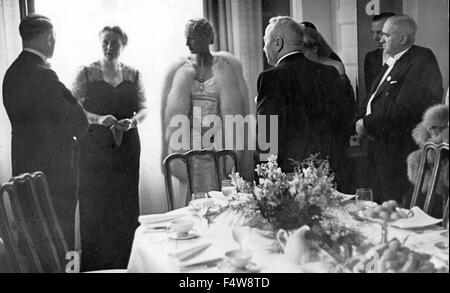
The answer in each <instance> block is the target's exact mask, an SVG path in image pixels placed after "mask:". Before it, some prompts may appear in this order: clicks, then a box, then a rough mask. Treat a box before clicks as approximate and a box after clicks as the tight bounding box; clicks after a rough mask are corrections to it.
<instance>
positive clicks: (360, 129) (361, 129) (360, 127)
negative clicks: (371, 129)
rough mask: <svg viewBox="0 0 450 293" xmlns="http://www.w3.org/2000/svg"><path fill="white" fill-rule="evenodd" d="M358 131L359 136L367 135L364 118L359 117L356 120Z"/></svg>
mask: <svg viewBox="0 0 450 293" xmlns="http://www.w3.org/2000/svg"><path fill="white" fill-rule="evenodd" d="M355 128H356V133H358V136H359V137H363V136H365V135H367V130H366V129H365V128H364V120H363V119H359V120H358V121H357V122H356V126H355Z"/></svg>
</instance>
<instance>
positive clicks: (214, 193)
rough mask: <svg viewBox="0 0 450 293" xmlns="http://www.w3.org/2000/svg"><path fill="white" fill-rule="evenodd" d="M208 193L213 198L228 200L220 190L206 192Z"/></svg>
mask: <svg viewBox="0 0 450 293" xmlns="http://www.w3.org/2000/svg"><path fill="white" fill-rule="evenodd" d="M208 195H209V196H210V197H211V198H213V199H218V200H227V201H228V198H227V197H226V196H225V195H224V194H223V193H222V192H221V191H210V192H208Z"/></svg>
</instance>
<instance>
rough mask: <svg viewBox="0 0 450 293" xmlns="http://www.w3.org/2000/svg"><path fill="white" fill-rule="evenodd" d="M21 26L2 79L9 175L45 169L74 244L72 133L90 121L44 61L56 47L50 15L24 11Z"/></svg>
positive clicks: (81, 132)
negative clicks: (9, 132) (19, 48)
mask: <svg viewBox="0 0 450 293" xmlns="http://www.w3.org/2000/svg"><path fill="white" fill-rule="evenodd" d="M19 31H20V35H21V37H22V44H23V51H22V53H21V54H20V55H19V57H18V58H17V59H16V60H15V61H14V63H13V64H12V65H11V66H10V68H9V69H8V71H7V72H6V75H5V77H4V81H3V104H4V106H5V109H6V111H7V113H8V117H9V119H10V121H11V126H12V143H11V152H12V172H13V176H16V175H19V174H21V173H32V172H35V171H43V172H44V173H45V175H46V176H47V180H48V185H49V189H50V193H51V197H52V201H53V205H54V207H55V210H56V213H57V216H58V219H59V222H60V224H61V226H62V229H63V232H64V236H65V238H66V240H67V243H68V245H69V249H72V248H73V244H74V221H75V204H76V196H75V195H76V194H75V191H76V175H75V168H74V167H75V162H74V160H73V158H75V157H76V153H75V151H74V148H73V147H74V137H78V138H80V137H81V136H82V135H84V133H85V132H86V131H87V127H88V121H87V119H86V115H85V114H84V110H83V108H82V106H81V105H80V104H79V103H78V102H77V100H76V99H75V98H74V97H73V96H72V94H71V92H70V91H69V90H68V89H67V88H66V87H65V86H64V85H63V84H62V83H61V82H60V81H59V79H58V77H57V75H56V73H55V72H54V71H53V70H52V69H50V67H49V64H48V62H47V58H51V57H52V56H53V51H54V48H55V34H54V31H53V25H52V23H51V21H50V19H48V18H47V17H45V16H42V15H29V16H26V17H25V18H24V19H23V20H22V21H21V23H20V26H19ZM26 199H27V200H30V198H26ZM26 204H27V203H24V205H25V206H26ZM24 212H25V213H28V211H24ZM30 230H31V229H30Z"/></svg>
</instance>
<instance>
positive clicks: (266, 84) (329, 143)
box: [256, 16, 349, 172]
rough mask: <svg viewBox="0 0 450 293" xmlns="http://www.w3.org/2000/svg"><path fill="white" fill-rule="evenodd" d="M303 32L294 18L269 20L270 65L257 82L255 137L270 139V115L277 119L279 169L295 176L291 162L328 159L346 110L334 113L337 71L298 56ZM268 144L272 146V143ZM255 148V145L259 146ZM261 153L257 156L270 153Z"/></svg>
mask: <svg viewBox="0 0 450 293" xmlns="http://www.w3.org/2000/svg"><path fill="white" fill-rule="evenodd" d="M302 48H303V30H302V28H301V26H300V25H299V24H298V23H296V22H295V21H294V20H293V19H291V18H290V17H287V16H278V17H274V18H272V19H271V20H270V22H269V25H268V26H267V28H266V32H265V36H264V52H265V55H266V57H267V61H268V63H269V64H270V65H272V66H274V68H271V69H269V70H266V71H264V72H263V73H261V74H260V76H259V78H258V86H257V89H258V96H257V115H258V117H259V118H261V117H264V118H265V119H266V127H265V129H264V128H262V125H261V124H259V122H258V130H257V131H258V134H257V136H258V137H264V133H263V132H264V131H265V137H266V138H269V137H271V135H270V116H271V115H272V116H275V117H277V119H278V133H277V135H278V137H277V138H278V141H277V142H278V143H277V146H278V153H277V154H278V164H279V166H280V168H281V169H282V171H284V172H293V170H294V167H295V166H294V165H293V164H292V162H291V159H293V160H296V161H302V160H304V159H306V158H308V156H309V155H311V154H316V153H321V155H322V157H327V156H329V155H330V154H331V153H332V152H333V150H332V147H333V146H334V144H333V139H335V137H334V134H333V132H336V131H334V130H335V129H336V128H339V127H340V126H341V124H342V123H344V122H343V121H345V119H342V115H343V113H345V110H349V109H340V108H338V107H339V106H340V105H341V104H342V103H339V93H340V92H341V90H340V89H339V88H338V86H339V85H340V79H339V74H338V72H337V70H336V69H334V68H333V67H330V66H325V65H322V64H319V63H316V62H312V61H310V60H308V59H306V58H305V57H304V56H303V53H302ZM271 143H272V142H271ZM258 146H259V144H258ZM258 151H259V155H260V157H259V158H256V160H257V161H264V159H262V158H261V155H262V154H263V155H267V154H268V153H270V154H274V152H273V150H261V149H258Z"/></svg>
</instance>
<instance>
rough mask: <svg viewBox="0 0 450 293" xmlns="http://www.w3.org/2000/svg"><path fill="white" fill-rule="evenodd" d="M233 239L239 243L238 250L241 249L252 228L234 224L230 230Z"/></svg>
mask: <svg viewBox="0 0 450 293" xmlns="http://www.w3.org/2000/svg"><path fill="white" fill-rule="evenodd" d="M231 233H232V235H233V239H234V241H236V242H237V243H238V244H239V248H240V250H243V247H244V245H246V244H247V243H248V242H249V240H250V236H251V233H252V229H251V228H250V227H248V226H235V227H233V229H232V230H231Z"/></svg>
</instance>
